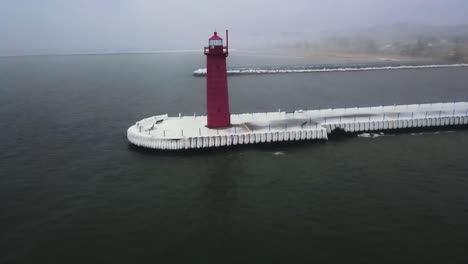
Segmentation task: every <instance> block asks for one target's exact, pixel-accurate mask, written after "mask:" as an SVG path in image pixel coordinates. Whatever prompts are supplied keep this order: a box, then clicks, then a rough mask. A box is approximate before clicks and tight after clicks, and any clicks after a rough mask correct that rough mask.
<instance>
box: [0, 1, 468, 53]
mask: <svg viewBox="0 0 468 264" xmlns="http://www.w3.org/2000/svg"><path fill="white" fill-rule="evenodd" d="M220 3H222V4H220ZM466 10H468V2H467V1H463V0H449V1H438V0H425V1H424V0H413V1H411V2H408V1H404V0H395V1H381V0H347V1H346V0H329V1H319V0H309V1H307V0H293V1H266V0H259V1H255V2H250V1H247V0H238V1H230V2H225V3H223V2H220V1H215V0H201V1H196V2H193V1H178V2H169V1H167V2H159V1H158V2H157V3H156V2H155V1H150V0H133V1H128V0H127V1H125V0H118V1H116V0H114V1H111V0H102V1H91V0H80V1H56V0H43V1H32V0H14V1H13V0H5V1H2V3H1V4H0V36H2V41H1V42H0V56H12V55H29V54H72V53H90V52H92V53H100V52H129V51H149V50H175V49H198V48H201V45H200V44H201V43H206V41H207V39H208V38H209V37H210V35H211V33H212V31H213V30H215V29H217V30H218V31H224V29H226V28H227V29H229V30H230V33H231V36H232V37H231V39H230V41H231V46H233V47H234V46H246V45H249V44H258V43H267V42H269V41H279V40H281V39H285V38H288V36H289V35H294V34H296V33H300V34H306V35H307V36H314V35H316V34H318V33H319V32H323V31H329V30H340V29H346V28H353V27H369V26H373V25H389V24H395V23H416V24H431V25H453V24H468V16H466ZM222 35H224V34H222Z"/></svg>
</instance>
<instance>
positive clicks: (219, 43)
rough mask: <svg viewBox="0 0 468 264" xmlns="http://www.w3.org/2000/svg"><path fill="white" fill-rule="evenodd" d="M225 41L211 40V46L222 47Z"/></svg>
mask: <svg viewBox="0 0 468 264" xmlns="http://www.w3.org/2000/svg"><path fill="white" fill-rule="evenodd" d="M222 45H223V41H222V40H210V46H222Z"/></svg>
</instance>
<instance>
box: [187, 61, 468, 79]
mask: <svg viewBox="0 0 468 264" xmlns="http://www.w3.org/2000/svg"><path fill="white" fill-rule="evenodd" d="M458 67H468V64H462V63H461V64H431V65H391V66H388V65H387V66H370V65H346V66H345V65H326V66H323V65H322V66H321V65H316V66H287V67H285V66H283V67H252V68H231V69H228V70H227V73H228V75H252V74H284V73H314V72H349V71H378V70H403V69H434V68H458ZM193 75H195V76H205V75H206V68H204V69H198V70H195V71H194V72H193Z"/></svg>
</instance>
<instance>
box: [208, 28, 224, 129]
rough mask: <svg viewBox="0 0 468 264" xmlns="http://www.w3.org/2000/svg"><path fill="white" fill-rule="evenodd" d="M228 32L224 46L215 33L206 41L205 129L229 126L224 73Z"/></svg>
mask: <svg viewBox="0 0 468 264" xmlns="http://www.w3.org/2000/svg"><path fill="white" fill-rule="evenodd" d="M228 40H229V38H228V31H227V30H226V46H223V39H222V38H221V37H219V36H218V34H217V33H216V32H214V35H213V36H212V37H211V38H210V39H209V40H208V47H205V49H204V53H205V55H206V115H207V127H209V128H223V127H229V126H230V125H231V113H230V112H229V93H228V83H227V72H226V57H227V56H228V53H229V49H228Z"/></svg>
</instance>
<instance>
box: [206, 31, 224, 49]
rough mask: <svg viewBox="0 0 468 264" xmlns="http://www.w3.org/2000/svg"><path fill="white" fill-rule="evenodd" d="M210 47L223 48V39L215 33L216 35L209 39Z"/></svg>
mask: <svg viewBox="0 0 468 264" xmlns="http://www.w3.org/2000/svg"><path fill="white" fill-rule="evenodd" d="M209 45H210V46H223V39H222V38H221V37H219V36H218V33H217V32H216V31H215V33H214V35H213V36H212V37H211V38H210V39H209Z"/></svg>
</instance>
